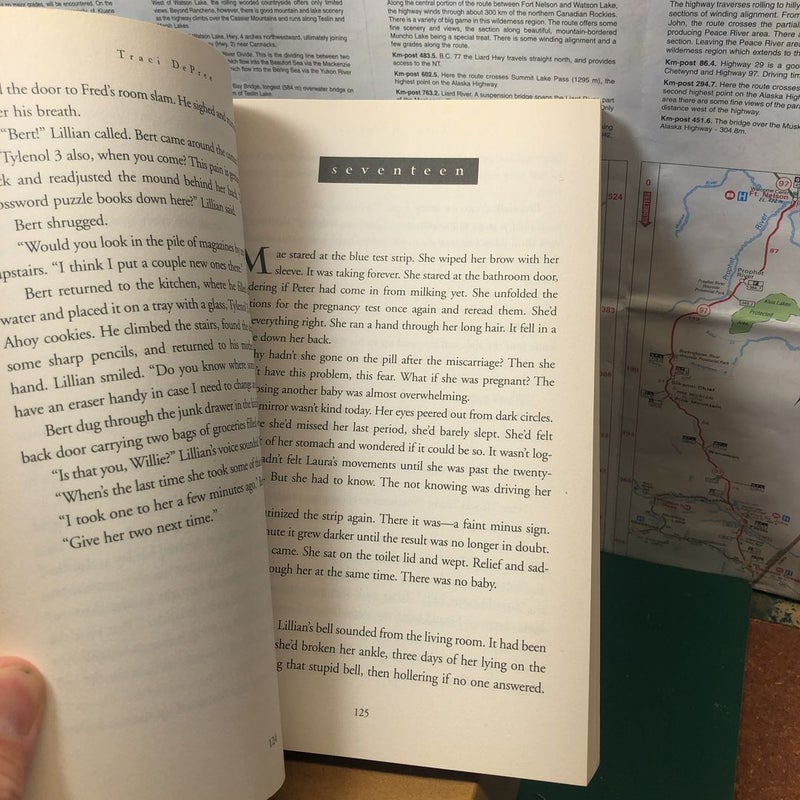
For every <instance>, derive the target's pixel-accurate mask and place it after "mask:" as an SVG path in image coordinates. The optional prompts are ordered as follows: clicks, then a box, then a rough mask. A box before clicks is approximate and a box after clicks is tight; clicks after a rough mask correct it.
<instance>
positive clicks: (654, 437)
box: [605, 162, 800, 596]
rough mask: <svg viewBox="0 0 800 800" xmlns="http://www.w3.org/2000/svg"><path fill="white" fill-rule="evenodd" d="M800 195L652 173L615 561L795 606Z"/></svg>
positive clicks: (737, 181)
mask: <svg viewBox="0 0 800 800" xmlns="http://www.w3.org/2000/svg"><path fill="white" fill-rule="evenodd" d="M799 189H800V176H798V175H795V174H793V173H783V172H763V171H761V172H756V171H749V170H746V169H722V168H717V167H702V166H693V165H681V164H657V163H651V162H644V163H643V164H642V172H641V178H640V188H639V198H638V202H639V206H638V209H639V210H638V218H637V221H638V225H637V233H636V243H635V258H634V272H633V280H632V292H631V301H630V316H629V320H628V353H627V365H626V368H625V376H624V401H623V410H622V423H621V425H622V430H621V435H620V439H619V441H620V451H619V475H618V477H619V492H618V496H617V508H616V524H613V525H607V526H606V542H605V545H606V549H610V550H614V551H616V552H624V553H627V554H628V555H631V556H634V557H639V558H645V559H649V560H657V561H662V562H667V563H672V564H677V565H692V566H694V567H696V568H701V569H705V570H708V571H712V572H719V573H723V574H730V575H737V576H741V577H744V578H746V579H747V580H749V581H751V582H752V583H753V585H754V586H756V587H758V588H761V589H763V590H766V591H772V592H775V593H778V594H784V595H790V596H796V595H797V594H798V591H799V590H800V545H798V543H799V542H800V527H799V526H798V523H799V522H800V492H798V490H797V485H796V484H797V479H796V474H795V470H796V458H797V454H798V448H799V447H800V307H798V302H799V301H800V289H798V281H797V269H798V256H799V255H800V238H799V237H800V232H799V231H798V222H800V214H798V190H799Z"/></svg>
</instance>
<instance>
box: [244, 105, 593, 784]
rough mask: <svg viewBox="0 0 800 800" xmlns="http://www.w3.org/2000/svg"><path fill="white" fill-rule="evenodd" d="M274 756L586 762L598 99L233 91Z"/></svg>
mask: <svg viewBox="0 0 800 800" xmlns="http://www.w3.org/2000/svg"><path fill="white" fill-rule="evenodd" d="M236 119H237V128H238V136H239V152H240V158H241V179H242V192H243V206H244V209H245V232H246V242H247V245H246V247H247V260H248V264H249V268H250V284H249V285H250V291H251V316H252V326H253V334H254V338H255V343H256V369H257V373H258V374H257V381H258V391H259V406H260V411H261V417H260V420H261V432H262V438H263V458H264V478H265V495H266V501H267V512H266V513H267V519H266V527H267V530H268V533H269V540H270V554H271V555H270V559H271V562H270V563H271V566H270V570H271V573H272V586H273V599H274V604H275V619H276V636H277V641H276V648H277V658H278V669H279V680H280V685H281V702H282V709H283V716H284V719H283V722H284V736H285V741H286V746H287V747H288V748H290V749H297V750H305V751H312V752H323V753H335V754H338V755H345V756H353V757H359V758H370V759H376V760H381V761H395V762H404V763H413V764H421V765H428V766H436V767H443V768H450V769H460V770H468V771H477V772H483V773H494V774H502V775H511V776H517V777H537V778H540V779H543V780H555V781H562V782H571V783H585V782H586V781H587V780H588V778H589V777H590V776H591V774H592V772H593V770H594V767H595V766H596V759H597V724H598V721H597V715H596V700H597V687H598V675H597V669H596V667H597V664H596V657H597V630H596V624H595V622H596V618H595V614H596V607H595V606H594V605H593V602H594V598H595V593H596V589H597V584H596V574H595V570H596V539H595V532H596V526H595V522H596V510H597V509H596V503H595V499H596V492H595V481H596V477H597V474H596V460H595V456H596V448H595V441H596V430H595V417H596V413H595V375H596V363H595V358H596V326H597V232H598V229H597V220H598V173H599V138H600V137H599V125H600V122H599V119H600V110H599V104H597V103H596V102H593V101H581V102H569V103H558V102H553V101H547V102H542V103H528V102H516V103H515V102H510V103H480V102H471V103H457V102H453V103H449V102H445V103H441V102H440V103H435V102H434V103H430V104H428V103H425V104H413V103H408V104H406V103H402V104H401V103H394V102H370V103H364V102H341V103H336V104H326V103H324V102H314V101H242V102H237V104H236Z"/></svg>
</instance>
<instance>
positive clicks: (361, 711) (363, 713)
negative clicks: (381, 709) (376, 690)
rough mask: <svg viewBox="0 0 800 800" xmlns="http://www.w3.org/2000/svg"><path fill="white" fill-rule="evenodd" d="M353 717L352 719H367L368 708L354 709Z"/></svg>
mask: <svg viewBox="0 0 800 800" xmlns="http://www.w3.org/2000/svg"><path fill="white" fill-rule="evenodd" d="M353 716H354V717H362V718H364V717H368V716H369V709H368V708H354V709H353Z"/></svg>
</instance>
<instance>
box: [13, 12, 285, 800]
mask: <svg viewBox="0 0 800 800" xmlns="http://www.w3.org/2000/svg"><path fill="white" fill-rule="evenodd" d="M0 54H2V56H1V58H2V69H0V75H1V76H2V79H1V80H0V205H2V208H3V215H2V222H1V223H0V225H2V236H0V281H1V282H2V286H3V290H2V298H1V299H0V342H1V344H0V351H1V352H2V367H1V369H2V379H0V419H1V420H2V425H0V430H2V434H0V437H1V438H0V441H1V442H2V448H0V459H2V461H1V462H0V463H1V464H2V474H3V486H2V505H3V510H4V514H5V520H4V532H3V536H2V537H1V538H0V563H2V565H3V570H2V580H0V608H2V625H0V649H2V651H3V652H8V653H16V654H18V655H21V656H25V657H27V658H29V659H30V660H31V661H33V662H35V663H36V664H37V665H38V666H39V667H40V668H41V669H42V671H43V672H44V674H45V676H46V677H47V679H48V681H49V684H50V691H49V695H50V697H49V701H48V710H47V719H46V720H45V724H44V735H43V741H42V744H41V748H40V751H39V752H38V754H37V760H36V769H35V770H34V774H33V776H32V779H31V786H30V793H29V794H27V795H26V798H29V799H30V800H40V799H41V800H44V799H46V800H53V798H64V799H66V798H80V800H106V799H107V798H110V797H113V798H115V800H134V798H135V799H136V800H142V798H161V797H192V798H208V800H211V798H219V797H231V798H236V799H237V800H246V799H247V798H250V799H251V800H256V799H258V800H263V798H265V797H267V796H268V795H269V794H270V793H272V792H273V791H275V789H276V788H277V786H278V785H279V783H280V781H281V780H282V774H283V769H282V752H281V746H280V745H281V742H280V734H279V730H278V713H277V691H276V682H275V665H274V654H273V648H272V630H271V629H272V621H271V620H272V617H271V610H270V603H269V596H268V592H269V585H268V572H267V559H266V552H265V547H264V543H263V526H262V517H263V501H262V499H261V492H260V488H261V470H260V454H259V439H258V421H257V419H256V415H255V405H256V403H255V400H254V373H253V355H252V354H253V347H252V340H251V334H250V325H249V313H248V303H247V293H246V276H245V273H246V267H245V258H244V250H243V248H242V244H243V242H242V225H241V215H240V205H239V199H238V195H239V189H238V179H237V164H236V155H235V147H236V143H235V136H234V131H233V120H232V114H233V112H232V108H231V101H230V91H229V72H228V68H227V66H226V64H225V63H224V60H223V59H222V58H221V57H220V56H219V55H218V54H217V53H215V52H213V51H212V50H211V49H210V48H209V47H207V46H206V45H204V44H202V43H199V42H196V41H193V40H190V39H188V38H187V37H184V36H181V35H178V34H174V33H171V32H167V31H164V30H160V29H157V28H155V27H153V26H151V25H144V24H140V23H126V22H124V21H122V20H116V19H113V18H102V17H92V16H88V15H73V14H68V13H65V12H48V11H41V10H36V11H28V12H25V11H15V10H3V11H2V12H0Z"/></svg>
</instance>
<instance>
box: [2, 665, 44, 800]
mask: <svg viewBox="0 0 800 800" xmlns="http://www.w3.org/2000/svg"><path fill="white" fill-rule="evenodd" d="M45 694H46V690H45V683H44V679H43V678H42V676H41V673H40V672H39V671H38V670H37V669H36V667H34V666H33V665H32V664H30V663H28V662H27V661H24V660H23V659H21V658H13V657H10V656H0V800H19V798H21V797H22V791H23V788H24V785H25V776H26V775H27V772H28V767H29V766H30V762H31V759H32V758H33V752H34V749H35V747H36V739H37V737H38V734H39V727H40V725H41V721H42V713H43V711H44V703H45Z"/></svg>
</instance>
